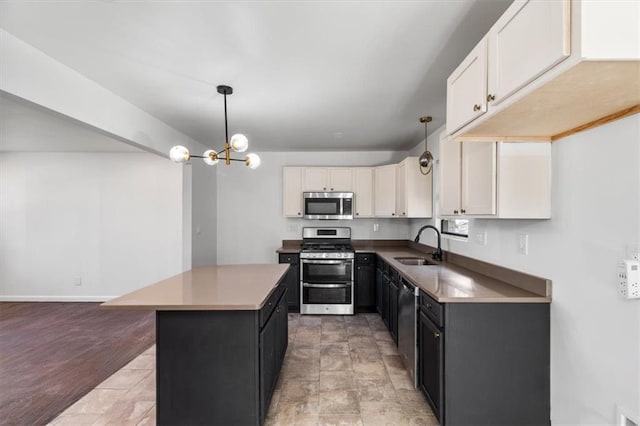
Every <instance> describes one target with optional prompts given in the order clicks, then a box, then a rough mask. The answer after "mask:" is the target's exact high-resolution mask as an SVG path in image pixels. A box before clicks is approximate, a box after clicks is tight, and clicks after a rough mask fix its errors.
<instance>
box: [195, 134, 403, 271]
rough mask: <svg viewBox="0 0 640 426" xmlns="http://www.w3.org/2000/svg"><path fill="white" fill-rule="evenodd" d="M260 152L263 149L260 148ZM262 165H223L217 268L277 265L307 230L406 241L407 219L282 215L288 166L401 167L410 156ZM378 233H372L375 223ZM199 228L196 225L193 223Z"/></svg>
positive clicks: (265, 156) (267, 156)
mask: <svg viewBox="0 0 640 426" xmlns="http://www.w3.org/2000/svg"><path fill="white" fill-rule="evenodd" d="M256 150H257V151H258V152H259V147H256ZM260 156H261V157H262V165H261V166H260V167H259V168H258V169H256V170H249V169H247V168H246V167H240V166H238V165H237V164H234V165H232V166H229V167H227V166H218V169H217V171H218V176H217V181H218V182H217V191H218V207H217V210H218V230H217V232H218V256H217V257H218V264H229V263H274V262H276V254H275V250H276V249H277V248H278V247H279V246H280V243H281V241H282V240H283V239H299V238H301V235H302V227H303V226H349V227H351V228H352V235H353V238H355V239H368V238H385V239H395V238H406V237H407V236H408V233H407V232H408V228H409V224H408V221H407V220H403V219H396V220H394V219H355V220H349V221H346V220H345V221H342V220H339V221H310V220H309V221H308V220H303V219H292V218H285V217H283V214H282V167H283V166H378V165H382V164H391V163H394V162H398V161H400V160H402V159H403V158H404V157H406V152H392V151H382V152H264V153H262V152H260ZM374 223H377V224H379V231H378V232H374V231H373V224H374ZM194 226H197V224H196V223H194Z"/></svg>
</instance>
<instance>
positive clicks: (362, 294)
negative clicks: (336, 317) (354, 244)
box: [355, 253, 376, 312]
mask: <svg viewBox="0 0 640 426" xmlns="http://www.w3.org/2000/svg"><path fill="white" fill-rule="evenodd" d="M374 259H375V255H374V254H370V253H357V254H356V259H355V264H356V273H355V286H356V289H355V293H356V300H355V302H356V311H358V312H374V311H375V310H376V276H375V272H376V269H375V261H374Z"/></svg>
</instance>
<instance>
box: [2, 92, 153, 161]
mask: <svg viewBox="0 0 640 426" xmlns="http://www.w3.org/2000/svg"><path fill="white" fill-rule="evenodd" d="M7 151H27V152H36V151H39V152H66V151H76V152H143V151H141V150H140V149H138V148H135V147H133V146H131V145H127V144H126V143H123V142H121V141H119V140H116V139H114V138H112V137H109V136H107V135H104V134H102V133H98V132H97V131H96V130H94V129H92V128H89V127H87V126H84V125H82V124H80V123H77V122H74V121H72V120H71V119H69V118H66V117H62V116H60V115H59V114H56V113H53V112H51V111H49V110H45V109H44V108H40V107H36V106H34V105H32V104H28V103H26V102H24V101H22V100H18V99H15V98H13V97H11V96H7V95H4V94H3V95H0V152H7Z"/></svg>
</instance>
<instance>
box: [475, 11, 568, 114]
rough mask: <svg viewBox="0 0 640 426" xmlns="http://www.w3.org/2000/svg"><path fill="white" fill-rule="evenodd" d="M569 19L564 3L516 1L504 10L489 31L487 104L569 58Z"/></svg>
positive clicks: (497, 100)
mask: <svg viewBox="0 0 640 426" xmlns="http://www.w3.org/2000/svg"><path fill="white" fill-rule="evenodd" d="M569 18H570V17H569V1H566V0H554V1H540V0H516V1H515V2H514V3H513V4H512V5H511V7H509V9H507V11H506V12H505V13H504V14H503V15H502V17H500V19H499V20H498V21H497V22H496V23H495V25H494V26H493V27H492V28H491V31H490V32H489V49H488V53H489V63H488V67H489V74H488V76H489V82H488V91H489V93H488V95H487V101H488V102H489V105H492V104H493V105H497V104H499V103H500V102H502V101H503V100H504V99H505V98H507V97H508V96H509V95H511V94H512V93H514V92H515V91H516V90H518V89H520V88H522V87H523V86H524V85H525V84H527V83H529V82H530V81H532V80H534V79H535V78H537V77H539V76H540V75H541V74H543V73H544V72H545V71H547V70H548V69H550V68H551V67H553V66H554V65H556V64H557V63H558V62H560V61H562V60H564V59H566V58H567V57H568V56H569V54H570V53H571V52H570V48H571V44H570V31H569V30H570V22H569ZM541 23H543V25H541Z"/></svg>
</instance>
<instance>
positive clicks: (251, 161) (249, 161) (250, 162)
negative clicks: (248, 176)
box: [244, 153, 261, 169]
mask: <svg viewBox="0 0 640 426" xmlns="http://www.w3.org/2000/svg"><path fill="white" fill-rule="evenodd" d="M260 162H261V161H260V157H259V156H258V154H254V153H251V154H247V157H246V158H245V159H244V163H245V164H246V165H247V166H248V167H249V168H250V169H257V168H258V166H260Z"/></svg>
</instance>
